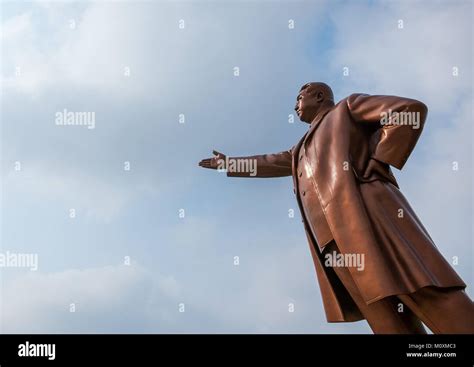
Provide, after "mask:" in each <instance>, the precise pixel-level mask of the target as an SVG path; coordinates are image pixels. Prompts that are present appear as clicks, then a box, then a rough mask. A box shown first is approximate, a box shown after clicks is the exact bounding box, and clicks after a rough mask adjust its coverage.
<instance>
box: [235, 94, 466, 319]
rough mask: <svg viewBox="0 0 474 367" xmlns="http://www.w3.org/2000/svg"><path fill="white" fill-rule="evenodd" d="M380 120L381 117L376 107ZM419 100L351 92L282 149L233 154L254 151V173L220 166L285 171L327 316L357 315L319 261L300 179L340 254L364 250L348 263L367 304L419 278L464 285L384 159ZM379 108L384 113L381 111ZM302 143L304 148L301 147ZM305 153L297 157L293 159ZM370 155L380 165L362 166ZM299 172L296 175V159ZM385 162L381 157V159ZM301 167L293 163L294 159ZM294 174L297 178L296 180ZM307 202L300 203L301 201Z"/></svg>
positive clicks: (408, 135) (393, 161)
mask: <svg viewBox="0 0 474 367" xmlns="http://www.w3.org/2000/svg"><path fill="white" fill-rule="evenodd" d="M400 112H404V113H406V112H410V113H415V115H412V116H414V117H415V118H417V119H418V123H419V125H418V128H415V126H416V125H413V124H412V125H408V124H401V123H400V121H398V122H397V121H395V120H393V121H392V120H391V119H394V116H398V117H399V116H401V115H400V114H399V115H397V113H400ZM384 113H386V114H389V118H388V121H385V122H386V123H381V117H382V116H384V115H383V114H384ZM426 115H427V108H426V106H425V105H424V104H423V103H421V102H419V101H416V100H413V99H408V98H401V97H395V96H369V95H366V94H353V95H351V96H349V97H348V98H345V99H343V100H342V101H340V102H339V103H338V104H336V105H335V106H333V107H331V108H327V109H325V110H323V111H320V112H319V113H318V115H317V116H316V118H315V119H314V120H313V121H312V123H311V125H310V128H309V130H308V132H307V133H306V134H305V136H303V138H302V139H301V140H300V141H299V142H298V144H296V145H295V146H294V147H292V148H291V149H290V150H287V151H284V152H280V153H276V154H264V155H257V156H249V157H233V159H255V160H256V162H257V173H256V175H255V176H251V175H249V173H246V172H228V173H227V175H228V176H233V177H282V176H290V175H292V176H293V181H294V185H295V188H294V192H295V194H296V199H297V202H298V204H299V207H300V211H301V214H302V221H303V223H304V226H305V230H306V235H307V238H308V242H309V245H310V250H311V254H312V257H313V261H314V264H315V268H316V273H317V277H318V281H319V285H320V289H321V294H322V299H323V303H324V308H325V311H326V317H327V320H328V321H329V322H341V321H356V320H360V319H363V316H362V315H361V313H360V311H359V310H358V308H357V306H356V305H355V303H354V302H353V301H352V299H351V298H350V297H348V296H347V292H346V291H345V289H344V287H343V286H342V284H341V283H340V282H339V281H338V279H337V278H336V276H335V273H334V271H333V270H332V269H329V268H327V267H326V266H324V258H323V257H322V254H321V252H320V251H319V248H318V244H317V243H316V240H315V238H316V237H315V234H314V232H313V230H312V228H317V226H318V224H319V225H320V223H309V219H308V218H307V217H306V215H305V208H304V206H303V205H304V203H303V202H302V200H301V197H300V193H299V190H298V183H299V184H300V185H302V184H303V183H308V182H302V181H301V180H310V181H309V183H310V184H311V185H306V186H307V187H312V188H313V190H315V191H316V192H315V193H316V195H314V197H315V198H317V200H318V201H319V203H318V202H314V203H312V202H310V203H309V204H306V205H320V206H321V208H322V211H323V213H324V217H325V219H326V221H327V224H328V225H329V228H330V231H331V233H332V236H333V238H334V240H335V242H336V244H337V247H338V249H339V251H340V252H341V254H360V255H362V254H363V256H364V260H365V264H364V269H363V270H362V271H360V269H357V268H356V267H349V268H348V269H349V271H350V272H351V275H352V278H353V279H354V281H355V283H356V285H357V287H358V289H359V291H360V293H361V295H362V297H363V299H364V300H365V302H366V303H367V304H370V303H372V302H376V301H378V300H380V299H382V298H384V297H388V296H392V295H398V294H409V293H413V292H415V291H417V290H418V289H420V288H423V287H426V286H436V287H456V288H460V289H462V288H464V287H465V286H466V285H465V284H464V282H463V281H462V280H461V279H460V278H459V276H458V275H457V274H456V272H455V271H454V270H453V269H452V268H451V266H450V265H449V263H448V262H447V261H446V260H445V259H444V258H443V256H442V255H441V254H440V252H439V251H438V250H437V248H436V246H435V244H434V243H433V241H432V239H431V237H430V236H429V234H428V232H427V231H426V229H425V228H424V227H423V224H422V223H421V222H420V220H419V219H418V218H417V216H416V214H415V213H414V211H413V209H412V208H411V207H410V205H409V204H408V202H407V200H406V199H405V197H404V196H403V195H402V193H401V192H400V191H399V187H398V184H397V182H396V179H395V177H394V176H393V174H392V171H391V169H390V166H393V167H395V168H398V169H402V167H403V166H404V164H405V162H406V161H407V159H408V157H409V155H410V153H411V152H412V150H413V148H414V146H415V144H416V142H417V140H418V137H419V135H420V133H421V131H422V128H423V125H424V122H425V119H426ZM385 116H387V115H385ZM302 145H304V148H305V149H301V147H302ZM301 154H307V156H306V158H310V159H305V160H303V161H301V160H299V159H298V156H299V155H301ZM371 159H375V160H376V161H378V162H383V163H382V164H381V167H382V170H381V171H380V172H374V173H370V172H366V168H367V165H368V164H369V161H370V160H371ZM299 162H304V163H302V164H306V165H309V167H304V169H305V172H309V174H307V175H303V176H302V177H299V178H297V172H298V163H299ZM384 163H385V164H384ZM300 168H301V167H300ZM298 180H300V181H298ZM306 209H308V208H306Z"/></svg>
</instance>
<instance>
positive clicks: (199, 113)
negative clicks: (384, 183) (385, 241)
mask: <svg viewBox="0 0 474 367" xmlns="http://www.w3.org/2000/svg"><path fill="white" fill-rule="evenodd" d="M1 8H2V20H1V22H2V35H1V37H2V41H1V47H2V50H1V51H2V57H1V60H2V65H1V73H2V74H1V75H2V88H1V92H2V112H1V120H2V123H1V126H2V139H1V143H2V155H1V156H2V167H1V168H2V170H1V171H2V205H1V208H2V211H1V214H2V222H1V246H2V251H3V252H5V251H12V252H32V253H37V254H38V257H39V269H38V271H36V272H32V271H29V270H28V269H24V268H23V269H22V268H20V269H15V268H2V269H1V270H0V271H1V275H2V282H1V295H2V297H1V300H2V301H1V315H2V318H1V321H2V322H1V324H0V325H1V331H2V332H68V333H82V332H134V333H142V332H143V333H149V332H153V333H160V332H192V333H198V332H203V333H214V332H237V333H240V332H252V333H254V332H256V333H259V332H272V333H368V332H370V330H369V328H368V327H367V326H366V325H365V323H364V322H358V323H347V324H327V323H326V320H325V316H324V311H323V308H322V302H321V298H320V293H319V289H318V285H317V282H316V278H315V272H314V269H313V265H312V261H311V257H310V253H309V248H308V244H307V243H306V238H305V235H304V231H303V228H302V224H301V221H300V217H299V214H298V213H297V211H298V209H297V205H296V202H295V200H294V196H293V193H292V184H291V178H289V177H288V178H280V179H267V180H261V179H230V178H227V177H225V175H223V174H220V173H217V172H213V171H209V170H203V169H201V168H199V167H198V166H197V163H198V161H199V160H200V159H202V158H205V157H208V156H210V154H211V151H212V149H217V150H219V151H221V152H223V153H226V154H229V155H244V154H257V153H271V152H278V151H282V150H286V149H288V148H290V147H291V146H292V145H294V144H295V143H296V142H297V141H298V139H299V137H300V136H301V135H303V134H304V132H305V129H306V126H304V124H302V123H299V122H297V121H295V123H294V124H290V123H288V116H289V115H290V114H292V113H293V112H294V111H293V106H294V103H295V97H296V94H297V93H298V90H299V88H300V86H301V85H302V84H304V83H306V82H308V81H325V82H326V83H328V84H330V85H331V86H332V87H333V90H334V93H335V97H336V99H342V98H344V97H346V96H348V95H349V94H351V93H354V92H365V93H370V94H395V95H402V96H406V97H411V98H417V99H420V100H421V101H423V102H425V103H426V104H427V105H428V107H429V115H428V120H427V123H426V127H425V130H424V132H423V134H422V137H421V139H420V140H419V143H418V145H417V147H416V149H415V151H414V153H413V154H412V156H411V158H410V160H409V161H408V163H407V165H406V166H405V168H404V169H403V171H401V172H399V171H396V172H395V175H396V176H397V178H398V180H399V182H400V185H401V189H402V191H403V193H404V194H405V196H406V197H407V198H408V200H409V202H410V203H411V205H412V206H413V208H414V209H415V211H416V212H417V214H418V215H419V217H420V218H421V220H422V222H423V223H424V224H425V226H426V227H427V229H428V231H429V232H430V234H431V235H432V237H433V239H434V241H435V243H436V244H437V246H438V247H439V249H440V251H441V252H442V253H443V254H444V255H445V256H446V258H447V259H448V260H449V261H452V258H453V257H454V256H457V257H458V259H459V263H458V265H456V266H455V269H456V270H457V271H458V272H459V274H460V275H461V276H462V278H463V279H464V280H465V282H467V283H468V284H469V287H468V292H470V294H471V295H472V293H471V289H470V285H472V281H473V274H472V262H473V261H472V260H473V258H472V229H471V226H472V221H473V220H472V219H473V218H472V203H473V201H472V173H471V172H472V171H471V169H472V83H471V81H472V33H471V23H472V4H471V3H470V2H468V1H466V2H462V1H461V2H447V1H445V2H426V1H417V2H409V1H391V2H375V1H356V2H344V1H340V2H326V1H316V2H263V3H261V2H254V1H245V2H199V1H196V2H140V1H125V2H87V3H75V2H53V3H45V2H2V4H1ZM180 19H183V20H184V21H185V28H184V29H180V28H179V27H178V22H179V20H180ZM290 19H293V20H294V24H295V27H294V29H289V28H288V21H289V20H290ZM399 20H403V28H402V29H400V28H399V27H398V24H399V23H398V22H399ZM71 24H74V25H75V26H74V27H71ZM236 66H237V67H239V69H240V75H239V76H238V77H236V76H234V74H233V73H234V70H233V68H234V67H236ZM344 67H348V68H349V75H347V76H345V75H343V68H344ZM453 67H457V68H458V70H459V75H458V76H453V73H452V70H453ZM18 68H19V69H18ZM125 68H129V69H130V76H125V75H124V70H125ZM17 70H19V71H20V75H17V74H18V73H16V71H17ZM64 108H67V109H68V110H70V111H94V112H95V115H96V127H95V129H87V128H85V127H83V126H56V125H55V113H56V112H57V111H62V110H63V109H64ZM180 114H184V115H185V123H184V124H179V123H178V116H179V115H180ZM17 161H19V162H21V166H22V170H21V171H15V170H14V166H15V162H17ZM125 161H128V162H130V165H131V169H130V171H124V169H123V167H124V162H125ZM453 161H456V162H458V164H459V170H457V171H453V169H452V164H453ZM71 208H74V209H75V210H76V217H75V218H74V219H72V218H70V217H69V210H70V209H71ZM180 209H184V210H185V217H184V218H179V216H178V214H179V210H180ZM290 209H294V210H295V212H296V213H297V214H296V216H295V218H289V217H288V211H289V210H290ZM126 256H129V257H130V259H131V265H124V257H126ZM235 256H238V257H239V261H240V263H239V265H238V266H236V265H234V257H235ZM71 303H74V304H75V307H76V312H74V313H71V312H69V307H70V304H71ZM290 303H292V304H294V309H295V311H294V312H292V313H290V312H288V305H289V304H290ZM180 304H184V306H185V312H179V305H180Z"/></svg>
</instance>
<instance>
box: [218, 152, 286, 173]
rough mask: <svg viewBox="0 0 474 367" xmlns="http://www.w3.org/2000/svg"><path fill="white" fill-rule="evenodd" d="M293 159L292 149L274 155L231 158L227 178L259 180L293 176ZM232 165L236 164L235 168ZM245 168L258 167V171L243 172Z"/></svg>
mask: <svg viewBox="0 0 474 367" xmlns="http://www.w3.org/2000/svg"><path fill="white" fill-rule="evenodd" d="M291 157H292V155H291V149H290V150H285V151H284V152H280V153H274V154H263V155H253V156H247V157H229V164H228V165H229V166H228V167H227V176H229V177H259V178H266V177H284V176H291V174H292V172H291V159H292V158H291ZM232 162H233V163H232ZM232 164H234V166H233V168H232ZM245 167H256V169H255V172H254V173H253V172H249V170H248V169H247V170H245V169H244V170H242V168H245Z"/></svg>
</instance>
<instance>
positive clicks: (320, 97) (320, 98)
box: [316, 91, 324, 102]
mask: <svg viewBox="0 0 474 367" xmlns="http://www.w3.org/2000/svg"><path fill="white" fill-rule="evenodd" d="M323 100H324V93H323V92H321V91H320V92H318V93H316V101H318V102H322V101H323Z"/></svg>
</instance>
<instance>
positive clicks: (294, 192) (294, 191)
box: [293, 187, 296, 195]
mask: <svg viewBox="0 0 474 367" xmlns="http://www.w3.org/2000/svg"><path fill="white" fill-rule="evenodd" d="M293 194H295V195H296V190H295V188H294V187H293Z"/></svg>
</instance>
